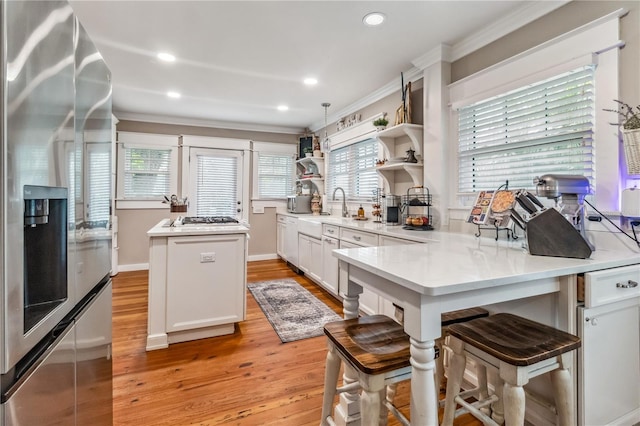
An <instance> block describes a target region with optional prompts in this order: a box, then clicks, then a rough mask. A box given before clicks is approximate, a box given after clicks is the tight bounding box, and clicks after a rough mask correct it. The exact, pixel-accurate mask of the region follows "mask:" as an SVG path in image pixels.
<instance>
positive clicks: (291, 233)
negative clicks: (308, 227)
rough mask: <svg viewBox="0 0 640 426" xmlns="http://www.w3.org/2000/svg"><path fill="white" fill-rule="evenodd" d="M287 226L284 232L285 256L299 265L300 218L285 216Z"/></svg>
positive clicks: (287, 259) (288, 260)
mask: <svg viewBox="0 0 640 426" xmlns="http://www.w3.org/2000/svg"><path fill="white" fill-rule="evenodd" d="M285 218H286V222H287V226H286V232H285V234H284V246H283V249H284V257H285V259H286V261H287V262H289V263H291V264H292V265H293V266H295V267H298V266H299V265H298V264H299V262H298V219H297V218H295V217H290V216H285Z"/></svg>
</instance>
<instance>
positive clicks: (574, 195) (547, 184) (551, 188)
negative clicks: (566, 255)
mask: <svg viewBox="0 0 640 426" xmlns="http://www.w3.org/2000/svg"><path fill="white" fill-rule="evenodd" d="M533 183H534V184H535V185H536V194H537V195H539V196H541V197H546V198H549V199H552V200H554V201H555V204H556V208H557V209H558V211H559V212H560V213H561V214H562V215H563V216H564V217H565V218H566V219H567V220H568V221H569V222H571V224H572V225H573V227H574V228H576V230H577V231H578V232H580V235H582V238H584V240H585V241H586V242H587V244H589V247H590V248H591V249H592V250H595V247H593V244H591V242H589V240H588V239H587V235H586V231H585V220H586V212H585V209H584V197H585V196H586V195H588V194H590V193H591V190H590V185H589V179H587V178H586V177H584V176H581V175H556V174H546V175H542V176H540V177H538V176H536V177H535V178H534V179H533Z"/></svg>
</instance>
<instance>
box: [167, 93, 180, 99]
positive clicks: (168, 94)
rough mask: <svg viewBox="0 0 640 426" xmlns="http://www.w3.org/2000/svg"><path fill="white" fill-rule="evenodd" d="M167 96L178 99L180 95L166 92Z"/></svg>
mask: <svg viewBox="0 0 640 426" xmlns="http://www.w3.org/2000/svg"><path fill="white" fill-rule="evenodd" d="M167 96H168V97H170V98H173V99H178V98H179V97H180V96H181V95H180V93H178V92H167Z"/></svg>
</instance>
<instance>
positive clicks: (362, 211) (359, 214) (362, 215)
mask: <svg viewBox="0 0 640 426" xmlns="http://www.w3.org/2000/svg"><path fill="white" fill-rule="evenodd" d="M358 217H359V218H363V217H364V209H363V208H362V204H360V207H358Z"/></svg>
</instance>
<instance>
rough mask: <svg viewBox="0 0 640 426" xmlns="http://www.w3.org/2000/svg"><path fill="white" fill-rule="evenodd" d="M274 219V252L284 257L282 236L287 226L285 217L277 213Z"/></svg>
mask: <svg viewBox="0 0 640 426" xmlns="http://www.w3.org/2000/svg"><path fill="white" fill-rule="evenodd" d="M277 218H278V219H277V221H276V253H277V254H278V256H280V257H281V258H283V259H284V236H285V234H286V228H287V218H286V216H283V215H280V214H279V215H277Z"/></svg>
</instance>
